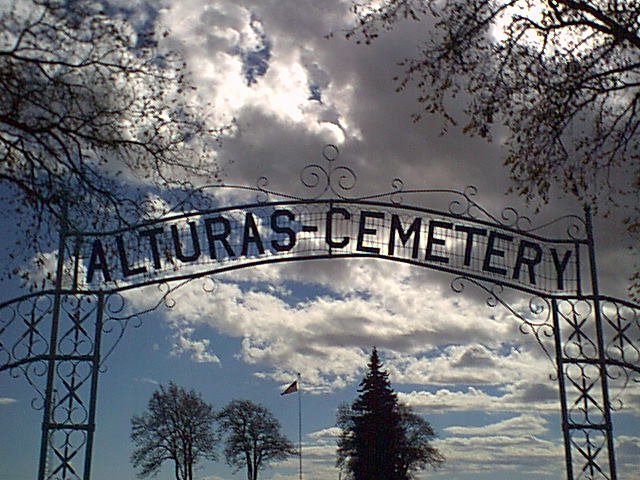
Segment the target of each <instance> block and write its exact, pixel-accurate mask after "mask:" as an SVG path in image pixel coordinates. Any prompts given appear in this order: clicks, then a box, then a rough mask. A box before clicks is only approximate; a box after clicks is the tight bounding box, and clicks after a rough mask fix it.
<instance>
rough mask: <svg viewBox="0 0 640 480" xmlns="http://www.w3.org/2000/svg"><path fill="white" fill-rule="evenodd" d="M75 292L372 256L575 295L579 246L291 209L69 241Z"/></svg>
mask: <svg viewBox="0 0 640 480" xmlns="http://www.w3.org/2000/svg"><path fill="white" fill-rule="evenodd" d="M74 237H75V241H76V242H77V244H78V247H77V248H76V250H75V251H76V253H75V256H74V259H73V260H74V262H75V264H76V268H74V269H73V271H74V272H76V273H75V276H74V278H73V280H72V284H73V288H74V290H75V289H77V290H79V291H104V290H107V291H108V290H119V289H129V288H134V287H136V286H139V285H141V284H148V283H156V282H159V281H171V280H177V279H182V278H186V277H193V276H202V275H205V274H214V273H218V272H223V271H227V270H233V269H240V268H245V267H248V266H254V265H258V264H264V263H274V262H285V261H299V260H311V259H323V258H344V257H376V258H381V259H387V260H393V261H398V262H404V263H409V264H413V265H418V266H422V267H427V268H431V269H435V270H441V271H445V272H449V273H452V274H456V275H463V276H468V277H472V278H476V279H479V280H487V281H490V282H493V283H498V284H501V285H505V286H509V287H512V288H515V289H518V290H523V291H526V292H531V293H537V294H540V295H571V294H578V293H580V292H581V280H580V278H581V274H580V272H581V268H580V261H579V260H580V246H581V244H582V243H583V241H582V240H578V239H573V238H565V239H552V238H544V237H541V236H537V235H534V234H531V233H527V232H523V231H520V230H517V229H515V228H510V227H506V226H504V225H501V224H496V223H493V224H492V223H489V222H486V221H482V220H474V219H470V218H465V217H463V216H460V215H454V214H452V213H448V212H441V211H434V210H428V209H423V208H418V207H411V206H404V205H397V204H393V203H385V202H372V201H359V200H351V201H349V200H310V201H309V200H307V201H305V200H300V201H287V202H273V203H263V204H261V203H257V204H250V205H242V206H231V207H227V208H221V209H217V210H212V211H207V212H197V213H191V214H184V215H180V216H177V217H174V218H170V219H166V220H162V221H158V222H155V223H149V224H145V225H143V226H139V227H134V228H131V229H128V230H122V231H116V232H112V233H99V234H91V233H89V234H79V233H78V234H75V235H74Z"/></svg>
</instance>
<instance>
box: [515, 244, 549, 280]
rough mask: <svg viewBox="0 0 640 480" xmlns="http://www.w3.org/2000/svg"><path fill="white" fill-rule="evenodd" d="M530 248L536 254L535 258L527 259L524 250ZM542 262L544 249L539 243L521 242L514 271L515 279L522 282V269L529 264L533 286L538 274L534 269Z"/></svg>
mask: <svg viewBox="0 0 640 480" xmlns="http://www.w3.org/2000/svg"><path fill="white" fill-rule="evenodd" d="M525 248H530V249H531V250H533V251H534V252H535V254H534V257H533V258H525V256H524V249H525ZM540 260H542V248H541V247H540V245H538V244H537V243H533V242H529V241H528V240H520V245H519V246H518V256H517V257H516V266H515V268H514V269H513V279H514V280H520V269H521V268H522V264H525V263H526V264H527V266H528V267H529V283H531V285H535V284H536V272H535V271H534V269H533V267H534V266H536V265H537V264H538V263H540Z"/></svg>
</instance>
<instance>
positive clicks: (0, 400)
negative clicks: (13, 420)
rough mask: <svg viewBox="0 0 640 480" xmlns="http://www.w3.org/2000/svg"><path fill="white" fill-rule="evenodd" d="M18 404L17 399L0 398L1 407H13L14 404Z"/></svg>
mask: <svg viewBox="0 0 640 480" xmlns="http://www.w3.org/2000/svg"><path fill="white" fill-rule="evenodd" d="M16 402H17V400H16V399H15V398H9V397H0V405H11V404H12V403H16Z"/></svg>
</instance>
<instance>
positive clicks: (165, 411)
mask: <svg viewBox="0 0 640 480" xmlns="http://www.w3.org/2000/svg"><path fill="white" fill-rule="evenodd" d="M215 418H216V414H215V412H214V411H213V407H212V406H211V405H209V404H208V403H206V402H205V401H204V400H202V398H201V397H200V395H199V394H198V393H196V392H195V391H193V390H192V391H187V390H185V389H184V388H182V387H179V386H177V385H176V384H175V383H173V382H170V383H169V385H167V386H166V387H165V386H163V385H161V386H160V387H159V388H158V390H156V391H155V392H153V395H152V396H151V399H150V400H149V404H148V407H147V411H146V412H145V413H143V414H142V415H140V416H137V415H135V416H134V417H133V418H132V419H131V439H132V440H133V442H134V443H135V444H136V448H135V450H134V452H133V454H132V455H131V461H132V463H133V465H134V467H136V468H140V472H139V474H138V476H140V477H147V476H151V475H155V474H156V473H158V471H159V470H160V468H161V467H162V465H163V464H164V463H165V462H166V461H169V462H173V466H174V474H175V478H176V480H193V467H194V466H195V465H196V464H197V463H198V461H200V460H202V459H209V460H215V458H216V451H215V449H216V445H217V442H218V439H219V437H218V436H217V434H216V431H215V428H214V421H215Z"/></svg>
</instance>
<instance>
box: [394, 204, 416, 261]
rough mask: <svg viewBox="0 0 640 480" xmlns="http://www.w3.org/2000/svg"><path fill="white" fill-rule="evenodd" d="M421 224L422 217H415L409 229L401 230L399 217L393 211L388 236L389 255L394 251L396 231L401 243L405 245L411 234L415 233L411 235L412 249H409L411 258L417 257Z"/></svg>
mask: <svg viewBox="0 0 640 480" xmlns="http://www.w3.org/2000/svg"><path fill="white" fill-rule="evenodd" d="M421 225H422V219H421V218H420V217H416V218H415V219H414V220H413V222H412V223H411V226H410V227H409V230H407V231H406V232H405V231H404V230H402V224H401V223H400V217H399V216H398V215H397V214H395V213H394V214H393V215H392V216H391V233H390V236H389V255H393V254H394V253H395V246H396V236H395V234H396V233H397V234H398V235H399V236H400V241H401V242H402V245H406V244H407V241H408V240H409V238H410V237H411V235H415V237H413V249H412V250H411V258H418V249H419V248H420V226H421Z"/></svg>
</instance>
